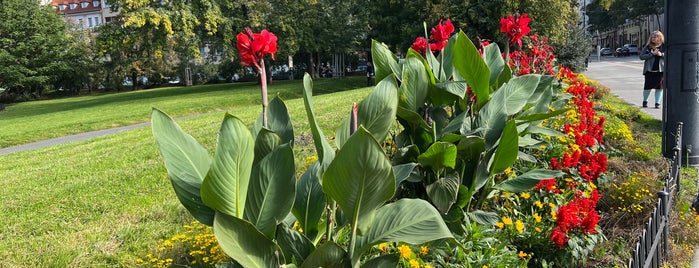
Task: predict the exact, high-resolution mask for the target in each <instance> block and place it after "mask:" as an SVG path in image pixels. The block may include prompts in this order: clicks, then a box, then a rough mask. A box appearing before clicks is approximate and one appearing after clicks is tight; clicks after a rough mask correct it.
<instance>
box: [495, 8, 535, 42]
mask: <svg viewBox="0 0 699 268" xmlns="http://www.w3.org/2000/svg"><path fill="white" fill-rule="evenodd" d="M531 20H532V19H531V18H529V17H528V16H527V14H526V13H525V14H522V15H521V16H520V15H514V16H512V15H510V16H507V18H502V19H501V20H500V31H501V32H503V33H505V34H506V35H507V38H508V39H509V41H510V43H513V44H515V43H516V44H518V45H519V46H520V47H521V46H522V37H524V36H525V35H527V34H528V33H529V32H530V31H531V29H529V22H530V21H531Z"/></svg>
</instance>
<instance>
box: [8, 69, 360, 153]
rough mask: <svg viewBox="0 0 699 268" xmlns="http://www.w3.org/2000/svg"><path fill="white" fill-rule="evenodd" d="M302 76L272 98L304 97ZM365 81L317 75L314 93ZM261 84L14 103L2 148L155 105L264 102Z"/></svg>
mask: <svg viewBox="0 0 699 268" xmlns="http://www.w3.org/2000/svg"><path fill="white" fill-rule="evenodd" d="M301 82H302V80H300V79H299V80H293V81H289V80H284V81H274V82H273V83H272V84H271V85H270V88H269V96H270V99H271V98H272V97H273V96H276V95H279V96H280V97H281V98H283V99H285V100H289V99H295V98H299V97H301V96H302V84H301ZM365 85H366V78H364V77H363V76H355V77H348V78H339V79H316V80H314V87H315V88H314V94H316V95H322V94H326V93H329V92H338V91H343V90H348V89H352V88H359V87H363V86H365ZM259 91H260V89H259V85H257V84H256V83H254V82H245V83H233V84H214V85H203V86H193V87H167V88H158V89H149V90H138V91H129V92H124V93H119V94H104V95H96V96H81V97H73V98H63V99H54V100H45V101H33V102H23V103H17V104H11V105H8V106H7V107H6V110H5V111H2V112H0V148H5V147H10V146H13V145H19V144H25V143H29V142H34V141H40V140H45V139H51V138H56V137H62V136H66V135H70V134H77V133H83V132H87V131H92V130H101V129H107V128H112V127H119V126H124V125H130V124H136V123H142V122H147V121H149V119H150V111H151V108H152V107H158V108H159V109H161V110H163V111H167V112H168V113H169V114H170V115H171V116H173V117H180V116H186V115H192V114H199V113H208V112H214V111H224V110H225V111H230V110H235V109H236V108H237V107H240V106H248V105H253V104H257V105H258V106H259V105H260V103H261V102H260V93H259Z"/></svg>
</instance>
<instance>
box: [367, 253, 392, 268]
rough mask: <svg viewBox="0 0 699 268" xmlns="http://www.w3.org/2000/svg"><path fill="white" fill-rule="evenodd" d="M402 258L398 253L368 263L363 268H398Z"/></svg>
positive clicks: (382, 256)
mask: <svg viewBox="0 0 699 268" xmlns="http://www.w3.org/2000/svg"><path fill="white" fill-rule="evenodd" d="M399 260H400V256H399V255H398V253H393V254H388V255H381V256H378V257H376V258H373V259H371V260H368V261H366V262H365V263H364V264H363V265H362V268H391V267H393V268H396V267H398V261H399Z"/></svg>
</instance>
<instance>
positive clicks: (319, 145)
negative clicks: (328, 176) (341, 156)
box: [303, 73, 335, 173]
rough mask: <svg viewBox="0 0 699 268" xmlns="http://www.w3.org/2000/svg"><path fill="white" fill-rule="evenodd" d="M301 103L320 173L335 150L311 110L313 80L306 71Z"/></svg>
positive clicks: (326, 166) (333, 155)
mask: <svg viewBox="0 0 699 268" xmlns="http://www.w3.org/2000/svg"><path fill="white" fill-rule="evenodd" d="M303 89H304V90H303V103H304V106H305V107H306V115H307V116H308V124H309V125H310V128H311V134H313V144H315V147H316V152H317V153H318V159H319V160H320V163H321V164H322V165H321V167H322V169H321V173H322V172H323V171H324V170H325V169H326V168H328V165H330V162H332V160H333V158H335V150H334V149H333V148H332V146H330V143H329V142H328V140H327V139H326V138H325V135H323V130H321V129H320V127H319V126H318V123H316V116H315V112H314V111H313V99H311V97H312V95H313V93H312V92H313V80H312V79H311V76H310V75H309V74H308V73H306V74H305V75H304V76H303Z"/></svg>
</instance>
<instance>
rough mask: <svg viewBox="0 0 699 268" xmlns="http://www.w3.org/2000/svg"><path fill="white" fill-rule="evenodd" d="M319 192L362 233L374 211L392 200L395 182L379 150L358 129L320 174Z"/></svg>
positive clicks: (374, 142)
mask: <svg viewBox="0 0 699 268" xmlns="http://www.w3.org/2000/svg"><path fill="white" fill-rule="evenodd" d="M323 190H324V192H325V193H326V194H327V195H328V196H329V197H330V198H332V199H334V200H336V201H337V204H338V205H339V206H340V208H342V212H343V213H344V214H345V216H347V218H348V219H349V220H350V224H351V225H352V226H353V227H356V228H358V229H359V231H360V233H364V232H365V231H366V229H367V228H368V226H369V224H371V222H372V221H373V218H374V214H375V213H376V208H378V207H379V206H381V205H382V204H383V203H384V202H386V201H387V200H388V199H390V198H391V197H393V194H394V193H395V190H396V179H395V175H394V174H393V168H392V167H391V162H390V161H389V160H388V158H387V157H386V155H385V154H384V152H383V150H382V149H381V146H379V144H378V143H377V142H376V140H375V139H374V138H373V136H371V133H369V132H368V131H367V130H366V129H365V128H363V127H360V128H359V129H358V130H357V132H355V133H354V135H352V137H350V139H349V140H347V143H346V144H345V146H343V147H342V149H340V150H339V151H338V153H337V156H335V159H334V160H333V162H332V163H330V166H328V170H326V171H325V174H323Z"/></svg>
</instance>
